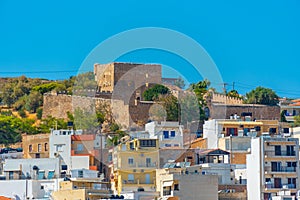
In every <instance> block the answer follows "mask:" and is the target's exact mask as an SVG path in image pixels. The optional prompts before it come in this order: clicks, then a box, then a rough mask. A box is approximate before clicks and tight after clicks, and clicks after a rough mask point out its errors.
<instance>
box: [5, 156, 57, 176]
mask: <svg viewBox="0 0 300 200" xmlns="http://www.w3.org/2000/svg"><path fill="white" fill-rule="evenodd" d="M33 166H37V167H38V168H39V170H45V173H46V174H45V176H47V173H48V171H49V170H54V173H55V175H56V177H58V176H59V175H60V167H59V159H58V158H36V159H6V160H5V162H4V165H3V170H4V171H6V172H8V171H16V170H17V171H18V170H21V171H22V173H23V175H25V176H27V175H30V176H31V178H34V170H33Z"/></svg>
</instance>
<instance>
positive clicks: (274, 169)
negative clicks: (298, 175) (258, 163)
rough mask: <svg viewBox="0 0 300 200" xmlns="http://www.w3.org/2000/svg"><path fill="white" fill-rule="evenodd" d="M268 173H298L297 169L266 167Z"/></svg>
mask: <svg viewBox="0 0 300 200" xmlns="http://www.w3.org/2000/svg"><path fill="white" fill-rule="evenodd" d="M265 169H266V171H271V172H296V167H286V166H284V167H277V168H273V169H272V167H266V168H265Z"/></svg>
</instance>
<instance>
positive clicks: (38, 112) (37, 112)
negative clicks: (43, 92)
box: [36, 108, 43, 119]
mask: <svg viewBox="0 0 300 200" xmlns="http://www.w3.org/2000/svg"><path fill="white" fill-rule="evenodd" d="M42 116H43V108H38V109H37V110H36V117H37V118H38V119H42Z"/></svg>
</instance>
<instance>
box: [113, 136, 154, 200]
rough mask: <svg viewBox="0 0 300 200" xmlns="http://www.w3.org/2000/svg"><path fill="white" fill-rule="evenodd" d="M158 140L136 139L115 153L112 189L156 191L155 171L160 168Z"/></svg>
mask: <svg viewBox="0 0 300 200" xmlns="http://www.w3.org/2000/svg"><path fill="white" fill-rule="evenodd" d="M158 150H159V146H158V139H147V138H146V139H145V138H144V139H134V140H131V141H128V142H126V143H122V144H119V145H118V146H117V147H115V148H114V151H113V158H112V160H113V168H112V169H111V170H112V173H111V174H112V175H111V178H112V180H111V181H112V189H113V190H115V191H116V192H117V193H118V194H120V193H122V192H126V191H137V190H144V191H155V170H156V169H157V168H158V166H159V151H158Z"/></svg>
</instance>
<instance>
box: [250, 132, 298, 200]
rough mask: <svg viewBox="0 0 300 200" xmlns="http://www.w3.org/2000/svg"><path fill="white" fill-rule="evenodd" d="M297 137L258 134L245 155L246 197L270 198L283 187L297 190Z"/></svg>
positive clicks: (293, 191) (293, 193)
mask: <svg viewBox="0 0 300 200" xmlns="http://www.w3.org/2000/svg"><path fill="white" fill-rule="evenodd" d="M298 177H299V140H298V139H297V138H271V137H259V138H253V139H252V141H251V154H249V155H247V191H248V199H267V200H269V199H271V198H273V197H274V196H276V195H277V193H278V192H279V191H281V190H282V189H288V190H290V191H291V194H292V195H293V196H295V194H296V192H297V190H299V178H298Z"/></svg>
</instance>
